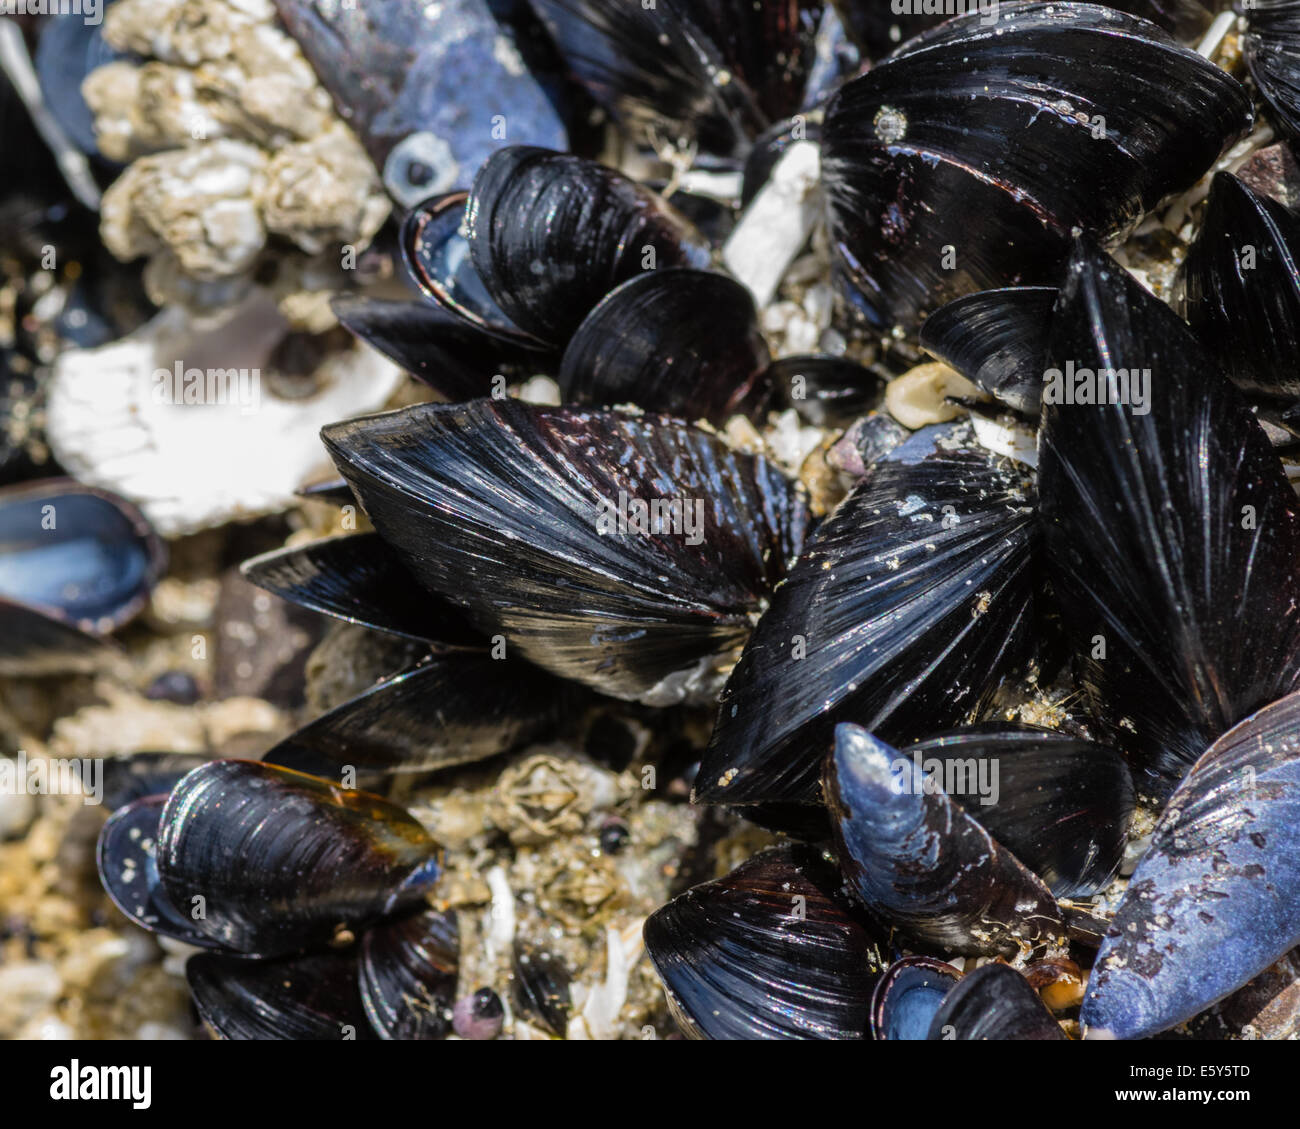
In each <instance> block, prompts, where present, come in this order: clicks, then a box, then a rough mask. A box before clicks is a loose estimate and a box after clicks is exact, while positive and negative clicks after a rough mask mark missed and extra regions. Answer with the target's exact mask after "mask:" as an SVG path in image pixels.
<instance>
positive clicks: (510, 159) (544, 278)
mask: <svg viewBox="0 0 1300 1129" xmlns="http://www.w3.org/2000/svg"><path fill="white" fill-rule="evenodd" d="M465 229H466V235H467V238H468V241H469V247H470V253H471V255H472V256H473V261H474V269H475V271H476V272H477V273H478V276H479V278H480V279H482V281H483V285H484V286H485V287H486V288H487V290H488V292H489V293H490V294H491V295H492V297H493V299H494V300H495V302H496V304H497V305H498V306H499V307H500V308H501V309H502V310H504V311H505V313H506V315H507V316H508V317H509V318H510V319H511V320H512V321H513V322H514V324H515V325H517V326H519V327H520V328H521V329H522V330H524V332H526V333H528V334H531V335H532V336H533V337H534V338H536V339H537V340H539V341H542V342H546V343H548V344H550V345H554V346H556V347H560V348H562V347H563V346H564V344H565V342H567V341H568V340H569V338H570V337H571V336H572V335H573V332H574V330H576V329H577V328H578V326H579V325H580V324H581V323H582V321H583V319H584V318H585V317H586V316H587V314H588V313H589V312H590V311H591V310H592V309H593V308H594V307H595V306H596V303H597V302H599V301H600V300H601V299H602V298H603V297H605V295H606V294H608V293H609V292H610V291H611V290H613V289H614V288H615V287H616V286H618V285H619V283H622V282H626V281H628V280H629V279H632V278H635V277H637V276H638V275H640V274H641V273H643V272H645V271H648V270H659V269H663V268H668V267H705V266H707V265H708V263H709V259H710V249H709V246H708V244H707V242H706V241H705V240H704V238H703V237H702V236H700V235H699V234H698V233H696V232H695V231H694V229H692V228H691V226H690V224H689V223H687V221H686V219H685V218H684V217H682V216H681V215H679V214H678V213H677V212H676V211H675V210H674V209H673V208H671V207H669V206H668V204H667V203H666V202H665V201H664V200H663V199H661V198H660V197H659V196H657V195H656V194H655V193H653V192H651V191H650V190H649V189H648V188H643V187H642V186H641V185H639V184H637V183H636V181H634V180H631V179H629V178H628V177H626V176H624V175H623V174H622V173H620V172H616V171H615V170H614V169H610V168H606V167H605V166H604V165H600V164H597V163H596V162H595V161H588V160H585V159H584V158H582V157H575V156H573V155H571V154H568V153H553V152H551V151H550V150H549V149H533V148H529V147H527V146H514V147H512V148H509V149H502V150H501V151H500V152H498V153H496V154H495V155H494V156H493V157H492V159H491V160H489V161H488V162H487V163H486V164H484V166H483V168H482V169H481V170H479V174H478V176H477V177H476V178H475V180H474V187H473V189H472V190H471V191H470V194H469V199H468V201H467V202H466V205H465Z"/></svg>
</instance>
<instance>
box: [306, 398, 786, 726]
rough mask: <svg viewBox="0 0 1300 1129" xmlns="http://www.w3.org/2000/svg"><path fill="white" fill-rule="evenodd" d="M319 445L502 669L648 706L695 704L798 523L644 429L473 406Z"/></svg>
mask: <svg viewBox="0 0 1300 1129" xmlns="http://www.w3.org/2000/svg"><path fill="white" fill-rule="evenodd" d="M323 438H324V440H325V445H326V447H327V448H328V449H329V451H330V453H331V455H332V456H333V458H334V461H335V463H336V464H337V465H338V467H339V469H340V470H341V471H342V472H343V474H344V475H345V476H346V477H347V478H348V480H349V482H350V483H351V484H352V487H353V489H354V490H355V491H356V493H357V496H358V497H359V498H360V500H361V502H362V504H363V505H364V506H365V508H366V512H367V513H368V514H369V516H370V518H371V520H372V521H373V522H374V524H375V528H376V529H377V530H378V531H379V533H380V535H381V536H382V537H383V538H384V539H385V540H386V541H387V542H388V543H389V544H390V545H391V546H392V547H393V548H394V549H395V550H396V551H397V552H398V554H399V556H401V558H402V559H403V561H404V562H405V564H406V565H407V567H408V568H409V569H410V570H411V572H412V573H413V574H414V575H415V576H416V577H417V579H419V580H420V582H421V583H422V584H423V585H424V586H425V587H426V588H428V589H429V590H431V591H432V592H435V593H439V594H441V595H443V596H445V597H446V598H448V599H450V600H452V601H453V602H454V603H456V604H458V605H459V606H460V607H462V608H464V610H465V612H466V614H467V615H468V617H469V619H470V621H471V622H472V623H473V624H474V626H475V627H476V628H478V629H479V630H480V631H482V632H483V633H484V634H486V635H488V636H496V635H500V636H503V637H504V638H505V640H506V641H507V643H508V647H509V650H510V653H512V654H519V655H521V656H522V657H524V658H526V659H528V660H530V661H531V662H534V663H536V664H537V665H538V666H540V667H542V668H543V669H545V670H548V671H551V672H552V673H554V674H557V675H560V676H562V677H566V678H570V679H573V680H575V681H578V682H581V683H584V684H585V685H588V686H590V687H593V688H594V689H597V690H599V691H601V692H603V693H607V694H610V695H612V696H614V697H621V698H626V699H640V700H644V701H647V702H648V703H650V704H669V703H671V702H675V701H681V700H683V699H685V698H687V697H690V696H692V695H695V694H698V693H701V692H704V693H707V687H708V686H709V685H712V683H713V682H715V681H716V666H717V662H718V660H719V656H722V655H724V654H725V653H726V652H728V651H729V650H731V649H732V648H734V647H736V646H738V645H739V644H740V643H742V642H743V641H744V639H745V637H746V635H747V634H748V632H749V629H750V624H751V619H750V617H751V615H752V613H753V612H754V611H756V610H757V608H758V605H759V603H760V601H761V600H762V599H763V598H764V597H765V596H766V595H767V593H769V592H770V591H771V589H772V588H773V587H774V586H775V585H776V583H777V581H778V580H779V579H780V578H781V577H782V576H783V575H784V572H785V568H786V566H787V563H788V562H789V561H790V560H792V559H793V557H794V556H795V555H797V553H798V551H799V549H800V547H801V546H802V542H803V536H804V531H805V529H806V526H807V522H808V514H807V510H806V507H805V504H804V501H803V499H802V496H801V494H800V492H799V491H798V489H797V488H796V487H794V486H793V485H792V484H791V483H790V482H789V481H788V480H787V479H785V478H784V477H783V476H782V475H781V473H780V472H779V471H778V470H777V469H776V468H775V467H773V466H772V465H771V464H769V463H768V462H766V461H765V460H764V459H762V458H759V457H755V456H750V455H743V454H738V453H736V452H734V451H732V450H730V449H729V448H728V447H727V446H726V445H725V444H724V443H722V442H721V441H720V440H719V439H718V438H716V437H715V436H713V435H711V434H709V433H707V432H705V431H702V430H699V429H696V428H693V427H690V426H688V425H686V424H684V423H681V422H679V421H676V420H672V419H667V418H664V417H660V416H651V415H633V414H628V413H621V412H608V411H586V412H579V411H573V410H568V409H563V408H544V407H537V406H534V405H529V404H524V403H522V402H520V401H517V400H500V401H489V400H479V401H474V402H473V403H469V404H459V405H447V406H439V405H427V404H426V405H419V406H417V407H414V408H408V409H405V410H403V411H400V412H393V413H389V414H387V415H382V416H374V417H371V418H369V419H361V420H353V421H350V422H347V423H341V424H337V425H334V426H331V427H328V428H326V429H325V431H324V434H323ZM652 503H653V507H652V505H651V504H652ZM652 511H653V512H652Z"/></svg>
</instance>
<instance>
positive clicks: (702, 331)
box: [559, 269, 770, 424]
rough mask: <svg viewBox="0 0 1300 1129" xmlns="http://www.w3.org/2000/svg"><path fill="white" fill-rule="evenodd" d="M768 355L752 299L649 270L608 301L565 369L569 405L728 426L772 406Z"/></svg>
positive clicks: (710, 282)
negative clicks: (630, 409) (632, 408)
mask: <svg viewBox="0 0 1300 1129" xmlns="http://www.w3.org/2000/svg"><path fill="white" fill-rule="evenodd" d="M769 359H770V354H769V353H768V350H767V343H766V341H764V340H763V334H762V332H761V331H760V330H759V328H758V310H757V309H755V307H754V299H753V298H752V297H751V296H750V293H749V291H748V290H746V289H745V288H744V287H743V286H741V284H740V283H739V282H737V281H735V279H732V278H728V277H727V276H726V275H722V274H713V273H711V272H709V271H697V270H687V269H676V270H656V271H648V272H646V273H644V274H641V275H639V276H638V277H636V278H633V279H631V280H629V281H628V282H625V283H623V284H622V285H621V286H619V287H618V288H617V289H615V290H613V291H612V292H611V293H609V294H608V295H606V297H605V298H604V299H602V300H601V302H600V304H599V305H598V306H597V307H596V308H595V309H594V310H592V311H591V313H590V314H589V315H588V316H587V319H586V320H585V321H584V322H583V323H582V325H580V326H579V327H578V329H577V331H576V332H575V333H574V335H573V339H572V340H571V341H570V342H569V347H568V348H567V349H566V350H565V353H564V360H563V362H562V363H561V365H560V376H559V382H560V393H561V395H562V396H563V398H564V401H565V403H569V402H572V403H577V404H594V405H596V406H597V407H614V406H616V405H618V404H635V405H636V406H637V407H639V408H641V409H642V410H643V411H647V412H664V413H665V414H668V415H674V416H677V417H679V418H681V419H688V420H698V419H705V420H708V421H709V422H710V423H715V424H724V423H726V421H727V420H728V419H729V418H730V417H731V416H733V415H735V414H737V413H742V414H746V415H750V416H754V417H758V416H759V415H760V414H761V412H762V411H763V409H764V408H765V407H766V406H767V400H768V395H767V386H766V382H765V380H764V372H765V370H766V369H767V365H768V361H769Z"/></svg>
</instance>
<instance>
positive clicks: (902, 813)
mask: <svg viewBox="0 0 1300 1129" xmlns="http://www.w3.org/2000/svg"><path fill="white" fill-rule="evenodd" d="M823 787H824V791H825V793H826V801H827V804H828V805H829V806H830V809H831V817H832V818H831V825H832V830H833V832H834V837H835V848H836V856H837V857H838V859H839V861H840V866H841V867H842V868H843V870H844V874H845V877H846V878H847V879H848V881H849V887H850V889H851V890H852V891H853V892H854V894H855V895H856V896H857V897H858V898H859V899H860V900H861V902H862V903H863V904H864V905H865V906H866V907H867V908H868V909H869V910H871V911H872V912H873V913H874V914H876V915H877V916H878V917H880V918H881V919H882V920H884V921H888V922H889V923H890V924H891V925H894V926H896V927H897V928H898V929H899V930H901V931H902V932H903V933H904V934H905V935H906V936H908V937H910V938H911V939H912V940H914V941H916V942H919V943H923V944H928V945H937V946H939V947H941V948H942V949H944V950H947V951H949V952H954V953H958V954H962V955H968V956H997V955H1001V956H1013V955H1017V954H1020V953H1022V952H1028V951H1029V950H1031V949H1033V948H1034V947H1036V946H1038V945H1042V944H1045V943H1050V942H1053V941H1059V940H1061V939H1063V938H1064V935H1065V925H1064V923H1063V921H1062V919H1061V915H1060V911H1059V910H1058V909H1057V906H1056V900H1055V899H1054V898H1053V897H1052V894H1051V891H1049V890H1048V888H1047V887H1046V886H1045V885H1043V882H1042V880H1041V879H1039V878H1038V877H1037V876H1035V875H1034V874H1033V873H1032V872H1031V871H1030V870H1029V869H1028V868H1027V867H1025V866H1024V864H1022V863H1021V862H1020V861H1019V860H1018V859H1017V858H1016V857H1015V856H1014V855H1012V854H1011V852H1010V851H1008V850H1007V849H1006V848H1005V847H1004V846H1002V845H1000V844H999V843H997V842H996V841H995V840H994V839H993V838H992V837H991V836H990V835H989V833H988V832H987V831H986V830H985V829H984V828H983V827H981V826H980V824H979V823H978V822H977V821H976V820H975V819H974V818H973V817H972V816H971V815H969V814H967V812H966V811H964V810H963V809H962V808H961V807H960V806H959V805H957V804H956V803H954V802H953V801H952V800H950V799H949V798H948V796H947V795H945V794H944V793H943V792H942V791H940V790H938V789H936V788H930V787H927V786H926V782H925V778H924V777H923V776H922V774H921V773H919V772H917V771H916V770H915V767H914V766H913V764H912V762H911V761H910V760H907V759H906V758H904V757H902V756H901V754H900V753H899V752H898V750H896V749H893V748H891V747H890V746H889V745H886V744H885V743H884V742H883V741H880V740H878V739H877V738H875V737H873V736H872V735H871V734H870V733H868V732H867V731H866V730H865V729H862V728H860V727H858V726H855V725H841V726H839V727H838V728H837V729H836V733H835V751H834V753H833V754H832V755H831V756H830V757H828V758H827V761H826V779H825V781H824V785H823Z"/></svg>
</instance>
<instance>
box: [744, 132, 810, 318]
mask: <svg viewBox="0 0 1300 1129" xmlns="http://www.w3.org/2000/svg"><path fill="white" fill-rule="evenodd" d="M820 177H821V150H820V149H818V148H817V146H816V145H814V144H813V143H812V142H811V141H800V142H797V143H796V144H794V145H792V146H791V147H790V149H789V150H788V151H787V152H786V154H785V156H783V157H782V158H781V160H780V161H778V162H777V165H776V168H775V169H773V170H772V178H771V179H770V180H769V181H768V182H767V184H765V185H764V186H763V189H762V191H760V192H759V194H758V195H757V196H756V197H754V202H753V203H752V204H750V206H749V208H748V210H747V211H746V212H745V214H744V215H743V216H742V217H741V220H740V222H739V223H738V224H737V225H736V229H735V231H733V232H732V233H731V237H730V238H729V239H728V240H727V242H726V245H725V246H724V247H723V248H722V261H723V262H724V263H725V264H726V267H727V269H728V270H729V271H731V273H732V274H733V275H735V276H736V278H737V279H738V280H739V281H740V282H742V283H743V284H744V285H745V286H746V287H748V289H749V291H750V293H751V294H753V295H754V301H755V303H756V304H757V305H758V308H759V309H762V308H763V307H764V306H766V305H767V304H768V303H769V302H771V300H772V298H773V297H774V296H775V295H776V290H777V287H778V286H780V285H781V280H782V279H783V278H784V277H785V272H786V271H787V270H789V269H790V264H791V263H792V262H794V259H795V256H796V255H798V254H799V252H800V251H801V250H803V247H804V244H806V243H807V242H808V238H809V236H811V235H812V233H813V229H814V228H815V227H816V226H817V220H818V218H819V216H820V215H821V204H820V197H819V195H818V189H817V185H818V181H819V179H820Z"/></svg>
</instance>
